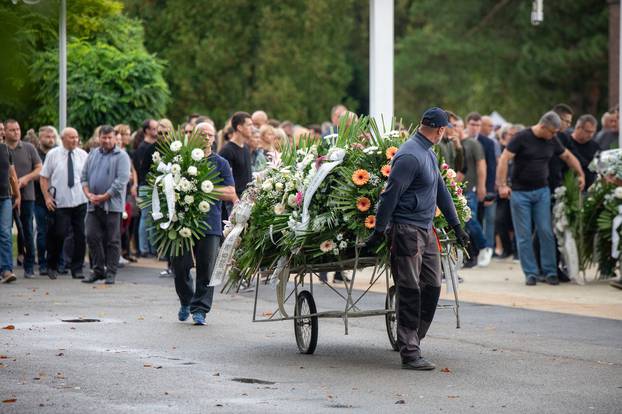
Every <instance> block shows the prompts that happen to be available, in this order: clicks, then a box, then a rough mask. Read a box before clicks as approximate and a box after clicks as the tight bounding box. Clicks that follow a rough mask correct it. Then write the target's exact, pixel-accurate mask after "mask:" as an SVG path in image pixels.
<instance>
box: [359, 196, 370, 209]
mask: <svg viewBox="0 0 622 414" xmlns="http://www.w3.org/2000/svg"><path fill="white" fill-rule="evenodd" d="M370 207H371V201H370V200H369V198H367V197H359V198H358V200H356V208H358V209H359V211H362V212H366V211H367V210H369V208H370Z"/></svg>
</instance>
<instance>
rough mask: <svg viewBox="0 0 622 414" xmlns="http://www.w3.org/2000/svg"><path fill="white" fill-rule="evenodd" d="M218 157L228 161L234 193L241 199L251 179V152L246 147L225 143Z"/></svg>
mask: <svg viewBox="0 0 622 414" xmlns="http://www.w3.org/2000/svg"><path fill="white" fill-rule="evenodd" d="M219 155H220V156H221V157H223V158H224V159H226V160H227V161H229V165H230V166H231V171H232V172H233V181H235V193H236V194H237V195H238V197H241V196H242V193H243V192H244V189H245V188H246V185H247V184H248V183H250V182H251V181H252V179H253V173H252V169H251V166H252V163H251V152H250V151H249V150H248V147H247V146H244V147H240V146H239V145H237V144H236V143H234V142H227V143H226V144H225V146H224V147H223V148H222V149H221V150H220V154H219Z"/></svg>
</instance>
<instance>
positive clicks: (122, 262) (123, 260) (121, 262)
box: [119, 256, 130, 265]
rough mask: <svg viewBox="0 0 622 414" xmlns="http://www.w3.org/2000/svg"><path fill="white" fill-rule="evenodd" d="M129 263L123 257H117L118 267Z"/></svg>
mask: <svg viewBox="0 0 622 414" xmlns="http://www.w3.org/2000/svg"><path fill="white" fill-rule="evenodd" d="M129 262H130V261H129V260H127V259H126V258H125V257H123V256H119V264H120V265H126V264H128V263H129Z"/></svg>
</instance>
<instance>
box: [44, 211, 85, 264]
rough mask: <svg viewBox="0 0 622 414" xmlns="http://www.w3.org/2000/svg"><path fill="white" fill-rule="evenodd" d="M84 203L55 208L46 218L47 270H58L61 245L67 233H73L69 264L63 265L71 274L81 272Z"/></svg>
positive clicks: (83, 241) (83, 250)
mask: <svg viewBox="0 0 622 414" xmlns="http://www.w3.org/2000/svg"><path fill="white" fill-rule="evenodd" d="M85 215H86V203H84V204H80V205H79V206H76V207H68V208H57V209H56V210H55V211H54V212H52V213H50V215H49V216H48V231H47V235H46V240H47V252H48V268H49V269H52V270H58V262H59V260H60V257H61V255H62V254H63V244H64V241H65V237H66V236H67V234H68V233H73V238H74V243H73V249H72V254H71V263H70V264H69V263H65V268H69V269H71V274H72V275H75V274H78V273H81V272H82V267H83V266H84V253H85V252H86V243H85V240H84V216H85Z"/></svg>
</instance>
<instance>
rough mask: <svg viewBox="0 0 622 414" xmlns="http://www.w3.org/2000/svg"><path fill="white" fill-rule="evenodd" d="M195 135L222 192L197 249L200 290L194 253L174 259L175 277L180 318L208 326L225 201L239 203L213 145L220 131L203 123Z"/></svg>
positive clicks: (226, 165)
mask: <svg viewBox="0 0 622 414" xmlns="http://www.w3.org/2000/svg"><path fill="white" fill-rule="evenodd" d="M195 133H196V134H200V135H201V136H203V137H204V139H205V148H204V152H205V157H207V159H208V160H209V161H210V162H211V163H212V164H213V166H214V169H215V170H216V171H217V172H218V176H219V178H220V179H221V181H220V184H219V185H220V186H221V187H220V188H218V190H217V191H218V193H219V195H218V201H216V202H215V203H214V204H213V205H212V206H211V207H210V208H209V210H208V211H207V212H206V213H205V222H206V223H207V224H208V226H209V228H208V229H206V230H205V235H204V236H203V237H202V238H200V239H198V240H197V241H196V243H195V245H194V247H193V249H194V260H195V261H196V283H195V284H196V288H195V287H193V286H192V277H191V276H190V269H191V268H192V266H193V257H192V256H193V255H192V252H190V251H186V252H185V253H184V254H183V255H181V256H174V257H173V258H172V268H173V273H174V274H175V290H176V291H177V296H179V302H180V303H181V307H180V308H179V313H178V315H177V316H178V318H179V320H180V321H185V320H187V319H188V317H189V316H190V314H192V319H193V320H194V323H195V324H196V325H205V315H206V314H207V312H209V311H210V309H211V308H212V299H213V297H214V287H213V286H209V283H210V279H211V277H212V272H213V271H214V265H215V264H216V258H217V257H218V251H219V249H220V240H221V237H222V219H221V210H222V206H221V204H222V203H221V201H220V200H224V201H231V202H233V203H236V202H238V197H237V195H236V193H235V187H234V181H233V176H232V174H231V167H230V166H229V162H228V161H227V160H226V159H224V158H223V157H221V156H220V155H218V154H215V153H213V152H212V144H213V143H214V139H215V138H216V130H215V128H214V125H212V124H211V123H210V122H201V123H200V124H198V125H197V126H196V127H195Z"/></svg>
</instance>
